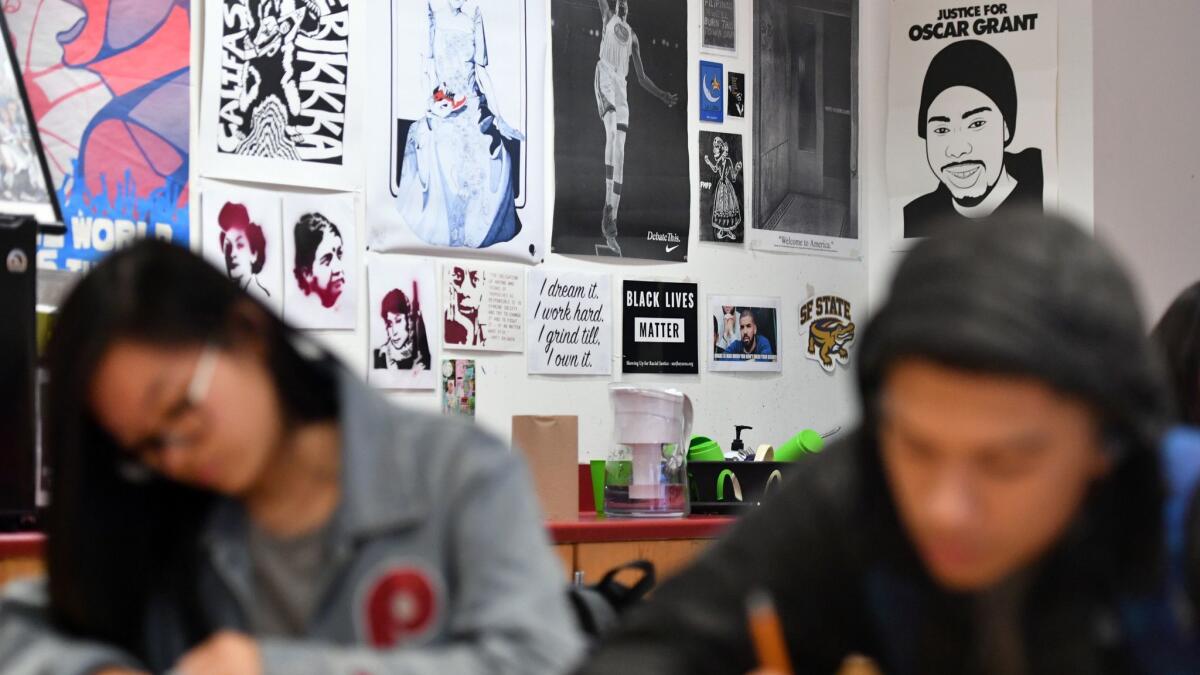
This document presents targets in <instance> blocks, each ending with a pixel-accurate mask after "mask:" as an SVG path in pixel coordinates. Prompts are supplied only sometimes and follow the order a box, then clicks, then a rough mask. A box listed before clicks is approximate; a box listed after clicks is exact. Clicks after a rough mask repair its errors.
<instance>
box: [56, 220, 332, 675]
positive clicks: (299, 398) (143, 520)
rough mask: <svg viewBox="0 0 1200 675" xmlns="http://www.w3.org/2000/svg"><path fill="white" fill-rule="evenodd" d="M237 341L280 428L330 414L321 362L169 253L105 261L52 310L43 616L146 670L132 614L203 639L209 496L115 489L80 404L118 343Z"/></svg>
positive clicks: (204, 272)
mask: <svg viewBox="0 0 1200 675" xmlns="http://www.w3.org/2000/svg"><path fill="white" fill-rule="evenodd" d="M247 317H250V318H247ZM251 322H252V323H253V324H254V325H253V326H250V325H246V324H248V323H251ZM245 339H254V340H256V341H260V342H261V344H262V347H263V350H262V351H263V354H264V359H265V360H266V366H267V369H268V370H269V372H270V373H271V375H272V377H273V379H274V381H275V384H276V389H277V391H278V393H279V397H280V401H281V405H282V407H283V414H284V415H285V417H286V418H287V423H298V422H304V421H310V420H319V419H328V418H330V417H333V416H335V415H336V414H337V393H336V390H335V383H336V369H335V366H334V365H333V363H332V361H330V360H329V357H324V356H323V357H314V356H312V355H309V356H306V355H304V354H302V353H301V352H300V351H299V350H298V349H297V344H298V342H297V340H298V338H297V336H296V333H295V331H294V330H293V329H292V328H291V327H290V326H288V325H287V324H285V323H284V322H283V321H282V320H281V319H279V318H278V317H277V316H276V315H275V314H274V313H273V312H271V311H270V310H268V309H266V308H265V307H264V306H263V305H261V304H259V303H258V301H256V300H255V299H253V298H252V297H251V296H249V295H247V294H246V293H245V292H244V291H242V290H240V289H239V288H237V286H236V284H234V283H233V282H231V281H230V280H229V279H227V278H226V277H225V276H224V275H223V274H221V273H220V272H219V271H217V270H216V269H215V268H213V267H212V266H211V265H209V264H208V263H206V262H204V261H203V260H201V259H200V258H198V257H196V256H195V255H193V254H192V253H190V252H189V251H187V250H185V249H183V248H180V247H177V246H174V245H171V244H167V243H163V242H158V241H152V240H142V241H139V242H137V243H135V244H133V245H131V246H130V247H129V248H127V249H124V250H121V251H117V252H115V253H112V254H111V255H109V256H108V257H107V258H106V259H105V260H103V261H102V262H100V264H98V265H97V266H96V267H95V268H93V269H92V271H91V272H90V273H89V274H88V275H87V276H85V277H84V278H83V279H82V280H81V281H80V282H79V284H78V286H76V288H75V289H74V290H73V291H72V292H71V294H70V296H69V297H68V298H67V300H66V302H65V303H63V305H62V306H61V307H60V310H59V312H58V318H57V322H56V324H55V327H54V334H53V336H52V338H51V340H50V344H49V346H48V349H47V356H46V363H47V370H48V372H49V377H50V382H49V387H48V396H47V400H46V402H45V417H46V425H45V429H46V435H45V447H46V450H47V453H48V456H49V458H50V462H51V466H52V468H53V471H54V486H53V490H52V492H53V498H52V500H51V504H50V510H49V515H48V520H47V534H48V538H47V563H48V572H49V589H50V609H51V613H52V616H53V618H54V620H55V622H56V623H57V624H58V625H59V626H60V627H61V628H63V629H64V630H66V631H68V632H71V633H75V634H79V635H83V636H86V637H89V638H92V639H100V640H104V641H107V642H111V643H114V644H117V645H119V646H121V647H122V648H124V649H126V650H128V651H129V652H130V653H133V654H137V655H140V656H142V657H143V658H144V659H147V660H149V655H148V654H147V653H146V651H147V648H148V645H147V641H146V640H145V639H144V634H143V630H144V628H145V624H146V608H147V603H148V601H149V599H150V597H151V594H152V593H161V592H170V593H172V594H173V595H172V597H173V598H175V599H176V600H177V601H178V604H179V605H180V606H181V607H182V608H183V610H184V617H185V623H186V624H187V629H188V630H189V632H190V635H189V636H188V637H189V639H190V640H192V641H193V644H194V643H195V642H196V641H199V640H201V639H203V638H204V637H205V635H206V633H207V632H208V630H209V629H210V627H209V626H205V625H203V622H202V620H201V615H200V613H199V611H198V599H197V598H196V597H195V593H196V574H195V573H196V567H195V566H196V564H197V561H198V559H199V558H198V555H197V549H196V544H197V535H198V532H199V529H200V528H201V526H202V523H203V521H204V518H205V517H206V515H207V514H208V511H209V507H210V505H211V504H212V499H213V498H212V496H211V495H210V494H208V493H206V492H203V491H199V490H195V489H192V488H189V487H186V486H182V485H179V484H177V483H172V482H170V481H168V480H166V479H161V478H155V479H151V480H149V481H147V482H144V483H134V482H130V481H129V480H127V479H125V478H123V477H122V475H121V471H120V466H121V460H120V458H121V457H122V454H123V451H122V450H121V449H120V448H119V447H118V444H117V442H116V441H115V440H114V439H113V438H112V437H111V436H110V435H109V434H108V433H106V432H105V430H104V429H103V428H102V427H101V426H100V425H99V423H98V422H97V420H96V418H95V416H94V414H93V411H92V408H91V405H90V401H89V398H88V397H89V395H90V390H91V383H92V381H93V379H94V377H95V374H96V369H97V367H98V365H99V363H100V361H101V359H102V358H103V357H104V355H105V354H106V353H107V352H108V350H109V349H110V348H111V347H112V345H113V344H114V343H116V342H118V341H123V340H129V341H136V342H142V343H147V344H153V345H156V346H162V347H189V346H194V345H195V346H199V345H204V344H215V345H217V346H218V347H231V346H233V345H236V344H238V343H239V341H241V340H245ZM147 665H150V666H151V667H156V664H153V663H149V662H148V663H147ZM157 665H158V666H161V667H162V668H164V669H165V668H167V667H169V666H170V665H171V664H170V663H166V664H157Z"/></svg>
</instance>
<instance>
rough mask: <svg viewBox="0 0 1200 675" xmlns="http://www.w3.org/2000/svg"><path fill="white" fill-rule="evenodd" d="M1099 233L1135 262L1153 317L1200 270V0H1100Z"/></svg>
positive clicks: (1097, 39)
mask: <svg viewBox="0 0 1200 675" xmlns="http://www.w3.org/2000/svg"><path fill="white" fill-rule="evenodd" d="M1093 12H1094V26H1095V28H1094V32H1095V40H1094V44H1095V73H1096V92H1095V98H1096V115H1095V146H1096V149H1095V154H1096V175H1095V184H1096V233H1097V235H1098V236H1100V237H1101V238H1103V239H1105V240H1107V241H1109V242H1110V243H1111V244H1112V245H1113V246H1114V247H1116V248H1117V250H1118V251H1119V252H1120V255H1121V256H1122V258H1123V259H1124V260H1125V262H1126V263H1127V264H1128V266H1129V268H1130V270H1131V272H1132V274H1133V276H1134V279H1135V281H1136V282H1137V284H1138V288H1139V292H1140V294H1141V297H1142V301H1143V306H1144V308H1145V310H1146V320H1147V322H1148V323H1151V322H1153V321H1155V320H1156V319H1157V317H1158V316H1160V315H1161V314H1162V312H1163V310H1165V309H1166V308H1167V306H1168V305H1169V304H1170V301H1171V299H1172V298H1173V297H1174V296H1175V294H1176V293H1178V292H1179V291H1180V290H1182V289H1183V288H1184V287H1186V286H1188V285H1190V284H1191V283H1192V282H1194V281H1196V280H1197V279H1200V264H1197V262H1198V259H1200V255H1198V254H1200V219H1198V218H1197V212H1198V210H1200V182H1198V181H1197V178H1196V176H1197V158H1200V132H1197V129H1196V125H1195V111H1196V110H1197V109H1200V78H1197V77H1196V75H1195V72H1194V69H1195V64H1196V63H1198V62H1200V41H1197V40H1196V35H1195V33H1196V29H1197V27H1200V3H1197V2H1195V0H1155V2H1153V3H1135V2H1128V1H1127V0H1096V2H1095V8H1094V10H1093Z"/></svg>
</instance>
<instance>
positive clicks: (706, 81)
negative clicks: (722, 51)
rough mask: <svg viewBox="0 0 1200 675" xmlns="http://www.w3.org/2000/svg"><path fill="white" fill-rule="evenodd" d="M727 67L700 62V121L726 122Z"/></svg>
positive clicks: (711, 62) (709, 62) (710, 62)
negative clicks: (724, 84) (724, 85)
mask: <svg viewBox="0 0 1200 675" xmlns="http://www.w3.org/2000/svg"><path fill="white" fill-rule="evenodd" d="M724 81H725V67H724V66H722V65H721V64H719V63H715V62H713V61H701V62H700V121H701V122H724V121H725V90H724V87H723V86H722V84H721V83H722V82H724Z"/></svg>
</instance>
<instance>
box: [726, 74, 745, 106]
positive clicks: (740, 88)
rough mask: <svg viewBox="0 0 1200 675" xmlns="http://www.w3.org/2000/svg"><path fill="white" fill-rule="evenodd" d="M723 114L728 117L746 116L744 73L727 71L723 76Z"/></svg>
mask: <svg viewBox="0 0 1200 675" xmlns="http://www.w3.org/2000/svg"><path fill="white" fill-rule="evenodd" d="M725 78H726V79H725V98H726V101H727V107H726V109H725V114H726V115H729V116H730V117H745V116H746V75H745V74H744V73H735V72H733V71H729V74H728V75H726V76H725Z"/></svg>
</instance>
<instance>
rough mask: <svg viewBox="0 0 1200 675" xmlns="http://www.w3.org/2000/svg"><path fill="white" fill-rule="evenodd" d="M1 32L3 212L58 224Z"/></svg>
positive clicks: (0, 207)
mask: <svg viewBox="0 0 1200 675" xmlns="http://www.w3.org/2000/svg"><path fill="white" fill-rule="evenodd" d="M2 20H3V16H2V14H0V21H2ZM0 28H4V30H3V34H4V43H3V44H0V148H2V149H0V212H3V213H27V214H30V215H32V216H33V217H34V218H36V219H37V221H38V222H39V223H52V222H56V221H58V220H60V216H59V214H57V213H56V211H55V207H56V205H55V203H54V201H53V199H52V195H51V194H50V193H49V192H48V191H47V190H46V185H47V181H48V180H49V179H48V177H47V175H46V170H45V168H44V167H45V159H44V157H43V156H42V154H41V148H40V147H39V146H38V143H37V136H36V131H37V130H36V129H35V128H34V126H33V124H32V123H31V121H30V119H31V118H30V116H29V114H28V112H27V110H28V109H27V107H26V99H25V95H24V94H23V93H22V85H23V84H24V81H23V80H22V79H21V76H20V72H19V71H18V70H17V65H16V59H15V58H14V56H13V54H12V53H11V51H10V49H9V47H10V45H11V42H10V41H9V38H8V29H7V28H5V27H4V26H3V24H0Z"/></svg>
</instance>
